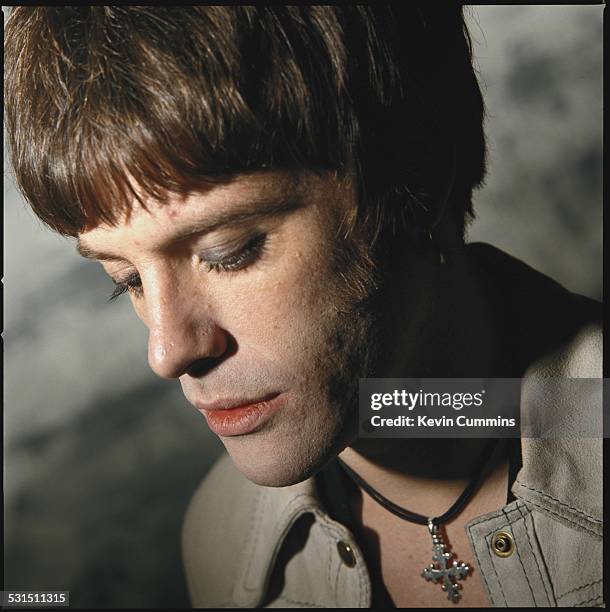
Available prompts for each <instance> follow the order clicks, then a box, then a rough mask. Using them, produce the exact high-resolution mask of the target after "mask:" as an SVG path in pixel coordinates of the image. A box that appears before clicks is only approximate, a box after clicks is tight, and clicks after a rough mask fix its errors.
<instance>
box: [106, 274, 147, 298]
mask: <svg viewBox="0 0 610 612" xmlns="http://www.w3.org/2000/svg"><path fill="white" fill-rule="evenodd" d="M113 282H114V284H115V288H114V291H113V292H112V293H111V294H110V296H109V297H108V301H109V302H112V301H114V300H116V299H117V298H118V297H119V296H121V295H123V294H124V293H127V292H128V291H131V293H132V294H133V295H135V296H136V297H141V296H142V295H143V293H144V292H143V290H142V279H141V278H140V275H139V274H138V273H137V272H132V273H131V274H130V275H129V276H128V277H127V278H126V279H125V280H122V281H116V280H114V279H113Z"/></svg>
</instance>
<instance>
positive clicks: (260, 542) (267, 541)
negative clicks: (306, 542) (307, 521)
mask: <svg viewBox="0 0 610 612" xmlns="http://www.w3.org/2000/svg"><path fill="white" fill-rule="evenodd" d="M257 489H258V491H257V499H256V502H255V504H254V507H253V513H254V515H253V525H252V529H251V530H250V532H249V539H248V541H247V542H246V544H245V550H244V554H243V556H242V558H243V560H244V561H243V564H242V566H241V568H240V569H239V570H238V571H239V572H240V576H239V578H238V580H236V582H235V588H234V591H233V597H234V600H235V603H236V604H237V605H238V606H240V607H249V608H252V607H255V606H257V605H259V604H260V602H261V600H262V598H263V596H264V593H265V590H266V587H267V583H268V580H269V577H270V573H271V570H272V568H273V565H274V563H275V558H276V556H277V554H278V552H279V550H280V547H281V545H282V543H283V541H284V538H285V537H286V535H287V534H288V532H289V531H290V529H291V528H292V526H293V525H294V523H295V521H296V520H297V519H298V518H299V517H300V516H302V515H303V514H305V513H307V512H312V513H314V514H318V513H320V512H322V504H321V502H320V498H319V495H318V492H317V488H316V482H315V478H314V477H311V478H308V479H307V480H304V481H303V482H300V483H297V484H295V485H291V486H287V487H277V488H276V487H263V486H259V487H257Z"/></svg>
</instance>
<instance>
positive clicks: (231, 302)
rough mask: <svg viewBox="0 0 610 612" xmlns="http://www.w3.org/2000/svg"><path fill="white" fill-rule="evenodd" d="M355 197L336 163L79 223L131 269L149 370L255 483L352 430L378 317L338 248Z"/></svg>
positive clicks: (94, 248)
mask: <svg viewBox="0 0 610 612" xmlns="http://www.w3.org/2000/svg"><path fill="white" fill-rule="evenodd" d="M355 197H356V196H355V192H354V189H353V186H352V184H351V183H349V182H348V181H339V180H337V179H336V178H335V177H334V176H331V175H323V176H322V177H320V176H317V175H313V174H309V173H292V174H291V173H282V172H259V173H254V174H249V175H242V176H240V177H238V178H236V179H234V180H232V181H230V182H226V183H219V184H215V185H213V186H212V187H211V188H209V189H207V190H205V191H201V192H198V193H196V194H192V195H190V196H189V197H187V198H184V199H179V198H173V199H170V200H169V201H168V202H166V203H164V204H163V205H160V204H154V203H151V204H147V209H148V210H145V209H144V208H142V207H140V206H135V207H134V209H133V211H132V213H131V215H130V216H129V218H126V219H124V220H123V221H122V222H121V223H120V224H119V225H118V226H109V225H100V226H98V227H96V228H94V229H92V230H90V231H87V232H85V233H83V234H81V235H80V236H79V244H80V250H81V252H83V253H84V254H86V255H87V256H94V257H97V258H98V259H100V261H101V263H102V265H103V266H104V268H105V269H106V271H107V272H108V274H109V275H110V276H111V277H112V278H113V279H114V280H115V282H119V283H120V282H125V281H126V280H127V281H128V282H127V284H128V285H129V286H130V289H129V293H130V297H131V300H132V303H133V306H134V308H135V310H136V312H137V314H138V316H139V317H140V319H141V320H142V321H143V322H144V323H145V324H146V326H147V327H148V329H149V342H148V359H149V362H150V365H151V367H152V369H153V370H154V371H155V372H156V373H157V374H158V375H159V376H162V377H164V378H179V379H180V383H181V385H182V389H183V391H184V394H185V396H186V397H187V399H188V400H189V401H190V402H191V403H192V404H193V405H194V406H195V407H197V408H199V409H200V410H201V411H202V414H203V415H204V416H205V417H206V419H207V420H208V424H209V425H210V427H211V429H212V430H213V431H215V432H216V433H217V434H218V435H219V436H220V438H221V440H222V442H223V443H224V445H225V447H226V449H227V451H228V452H229V454H230V455H231V457H232V459H233V461H234V462H235V464H236V466H237V467H238V468H239V469H240V471H241V472H242V473H243V474H244V475H246V476H247V477H248V478H249V479H251V480H252V481H254V482H256V483H258V484H263V485H269V486H284V485H288V484H292V483H295V482H298V481H300V480H302V479H304V478H306V477H308V476H309V475H311V474H312V473H314V472H315V471H316V470H317V469H319V467H321V465H322V464H323V463H324V462H325V461H326V460H327V459H328V458H329V457H330V456H331V455H334V454H336V453H337V452H339V451H341V450H342V449H343V448H344V447H345V445H346V444H348V443H349V441H350V439H351V438H352V437H353V435H354V431H355V427H356V410H357V396H356V392H357V382H358V377H359V376H363V375H364V374H365V371H366V368H367V359H368V350H369V348H370V343H371V341H372V322H371V321H372V319H371V317H370V316H369V315H368V314H366V313H364V312H363V310H362V309H361V308H358V307H357V304H356V300H355V298H352V299H351V300H350V299H346V295H349V292H346V291H345V289H346V287H345V285H346V282H347V281H346V278H349V275H350V270H349V269H346V268H345V265H338V264H337V257H336V253H337V252H338V251H339V250H340V248H341V247H342V246H343V245H342V243H341V242H339V241H340V240H342V239H341V238H338V237H337V236H340V235H341V232H340V230H341V228H342V220H343V219H344V217H345V215H346V214H348V213H349V211H350V210H352V209H353V207H354V206H355ZM244 406H245V407H244Z"/></svg>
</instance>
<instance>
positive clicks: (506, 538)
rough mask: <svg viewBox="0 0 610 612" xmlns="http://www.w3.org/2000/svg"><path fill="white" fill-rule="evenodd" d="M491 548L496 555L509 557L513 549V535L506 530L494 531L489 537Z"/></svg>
mask: <svg viewBox="0 0 610 612" xmlns="http://www.w3.org/2000/svg"><path fill="white" fill-rule="evenodd" d="M491 549H492V550H493V551H494V553H495V554H496V555H497V556H498V557H510V556H511V555H512V554H513V551H514V550H515V542H514V540H513V536H512V535H510V533H508V532H506V531H498V533H494V535H493V538H492V539H491Z"/></svg>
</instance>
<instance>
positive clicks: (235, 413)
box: [195, 393, 287, 436]
mask: <svg viewBox="0 0 610 612" xmlns="http://www.w3.org/2000/svg"><path fill="white" fill-rule="evenodd" d="M286 400H287V397H286V395H285V394H284V393H272V394H269V395H266V396H264V397H262V398H258V399H254V400H218V401H215V402H210V403H204V402H195V407H196V408H197V409H198V410H199V412H201V413H202V414H203V416H204V417H205V419H206V421H207V423H208V427H209V428H210V429H211V430H212V431H213V432H214V433H215V434H217V435H219V436H241V435H245V434H249V433H254V431H257V430H258V429H260V427H262V425H263V424H264V423H265V422H266V421H267V420H268V419H269V418H271V416H272V415H273V414H274V413H275V412H277V411H278V410H279V409H280V408H281V407H282V406H284V404H285V403H286Z"/></svg>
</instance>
